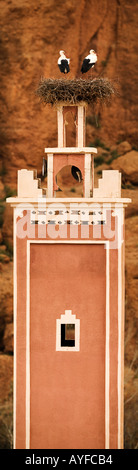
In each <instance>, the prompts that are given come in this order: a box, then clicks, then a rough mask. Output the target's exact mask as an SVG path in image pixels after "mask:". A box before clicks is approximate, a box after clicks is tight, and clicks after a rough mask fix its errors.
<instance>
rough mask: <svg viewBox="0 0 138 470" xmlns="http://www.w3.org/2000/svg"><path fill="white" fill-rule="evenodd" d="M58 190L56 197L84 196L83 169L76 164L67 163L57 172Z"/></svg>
mask: <svg viewBox="0 0 138 470" xmlns="http://www.w3.org/2000/svg"><path fill="white" fill-rule="evenodd" d="M55 179H56V184H57V186H58V190H57V191H56V197H64V196H66V197H82V196H83V178H82V172H81V170H80V169H79V168H78V167H77V166H74V165H66V166H64V167H63V168H61V170H60V171H59V172H58V173H57V174H56V177H55Z"/></svg>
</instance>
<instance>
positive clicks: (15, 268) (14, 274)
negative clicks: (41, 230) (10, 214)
mask: <svg viewBox="0 0 138 470" xmlns="http://www.w3.org/2000/svg"><path fill="white" fill-rule="evenodd" d="M13 240H14V257H13V279H14V292H13V298H14V300H13V306H14V311H13V317H14V318H13V321H14V368H13V410H14V413H13V447H14V449H16V377H17V367H16V358H17V344H16V339H17V248H16V210H14V221H13Z"/></svg>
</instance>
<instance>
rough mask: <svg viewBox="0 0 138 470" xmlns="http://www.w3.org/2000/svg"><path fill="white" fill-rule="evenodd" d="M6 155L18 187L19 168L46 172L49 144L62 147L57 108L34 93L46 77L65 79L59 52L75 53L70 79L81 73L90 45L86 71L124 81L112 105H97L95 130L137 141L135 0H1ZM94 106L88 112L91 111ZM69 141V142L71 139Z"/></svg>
mask: <svg viewBox="0 0 138 470" xmlns="http://www.w3.org/2000/svg"><path fill="white" fill-rule="evenodd" d="M0 21H1V24H0V27H1V70H2V74H1V92H2V113H3V118H2V133H3V134H2V143H1V145H2V155H3V164H4V170H5V169H6V174H5V176H4V178H5V181H6V183H7V184H8V185H10V187H15V186H16V178H17V169H19V168H32V167H36V168H37V169H38V171H39V172H40V171H41V163H42V156H43V149H44V147H45V146H46V147H48V146H49V147H52V146H56V144H57V131H56V111H55V109H53V110H51V109H49V107H48V106H46V107H43V105H41V104H40V103H39V100H38V98H37V97H36V96H35V94H34V92H35V89H36V88H37V84H38V82H39V80H40V78H41V76H45V77H54V78H59V77H61V73H60V71H59V69H58V66H57V59H58V55H59V50H60V49H64V50H65V52H66V54H67V56H68V57H70V58H71V64H70V65H71V72H70V75H69V77H70V78H74V77H79V76H81V72H80V69H81V63H82V59H83V58H84V56H85V55H86V54H87V53H88V52H89V49H90V48H91V47H92V48H94V49H95V50H96V51H97V53H98V62H97V64H96V66H95V68H94V69H93V70H92V72H91V71H90V72H89V73H88V75H87V76H91V73H92V76H93V77H94V76H99V75H100V76H101V74H102V76H105V77H108V78H109V79H111V80H113V82H114V83H117V86H119V96H118V97H116V98H115V99H113V100H112V103H111V106H110V107H106V106H104V107H103V108H102V109H101V110H99V108H98V107H97V109H96V110H95V112H96V113H97V114H98V113H99V114H98V116H100V128H98V129H96V127H95V126H91V132H90V129H89V134H88V138H87V145H88V144H89V142H88V141H90V139H92V138H93V136H95V135H98V136H99V137H100V138H101V139H103V137H104V140H107V141H110V142H112V143H113V142H117V140H124V138H125V139H128V141H129V142H130V143H131V142H133V143H134V142H136V101H137V87H136V47H135V44H136V43H135V33H136V31H137V26H136V21H137V17H136V0H132V1H131V2H130V0H126V1H125V2H122V1H117V0H114V1H112V2H110V6H109V4H108V2H107V1H106V0H99V1H98V2H97V1H96V0H94V1H92V0H90V1H89V2H87V1H86V0H76V1H75V2H74V0H67V1H66V2H61V1H60V2H57V1H56V0H49V1H48V2H45V1H44V0H41V2H39V4H38V5H37V6H34V2H33V1H32V0H30V2H27V0H23V1H22V2H21V3H20V2H18V0H10V1H8V2H4V1H2V2H1V20H0ZM92 112H93V111H92V109H89V114H91V113H92ZM70 144H71V142H70Z"/></svg>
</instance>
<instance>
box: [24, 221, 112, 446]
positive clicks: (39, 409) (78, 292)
mask: <svg viewBox="0 0 138 470" xmlns="http://www.w3.org/2000/svg"><path fill="white" fill-rule="evenodd" d="M79 229H80V227H79ZM68 230H69V227H68ZM36 239H37V236H36ZM26 242H27V238H24V239H19V238H17V292H18V295H17V344H16V366H17V373H16V375H17V386H16V406H17V408H16V448H25V446H26V444H25V440H26V427H25V414H26V401H25V400H26V253H27V251H26V245H27V243H26ZM109 260H110V262H109V264H110V391H109V393H110V448H117V431H118V424H117V423H118V417H117V416H118V401H117V351H118V287H117V286H118V251H117V249H111V250H110V251H109ZM105 287H106V250H105V249H104V245H99V244H92V245H88V244H87V240H86V244H85V243H84V244H80V245H79V244H78V245H77V244H67V245H66V244H56V241H55V244H52V245H51V244H50V245H48V244H37V243H35V244H32V245H31V249H30V386H31V389H30V390H31V400H30V430H31V433H30V447H31V448H47V449H48V448H59V449H60V448H104V447H105V308H106V303H105V300H106V299H105ZM65 309H71V310H72V313H73V314H75V315H76V318H80V351H79V352H73V351H71V352H61V351H59V352H56V319H57V318H60V315H61V314H64V312H65Z"/></svg>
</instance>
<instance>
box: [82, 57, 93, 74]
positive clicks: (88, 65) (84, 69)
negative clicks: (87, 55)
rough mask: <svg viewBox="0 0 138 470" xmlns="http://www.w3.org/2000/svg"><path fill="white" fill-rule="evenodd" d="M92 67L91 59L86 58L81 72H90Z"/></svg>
mask: <svg viewBox="0 0 138 470" xmlns="http://www.w3.org/2000/svg"><path fill="white" fill-rule="evenodd" d="M90 68H91V63H90V59H84V61H83V63H82V67H81V72H82V73H85V72H88V70H89V69H90Z"/></svg>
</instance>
